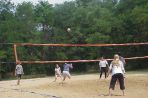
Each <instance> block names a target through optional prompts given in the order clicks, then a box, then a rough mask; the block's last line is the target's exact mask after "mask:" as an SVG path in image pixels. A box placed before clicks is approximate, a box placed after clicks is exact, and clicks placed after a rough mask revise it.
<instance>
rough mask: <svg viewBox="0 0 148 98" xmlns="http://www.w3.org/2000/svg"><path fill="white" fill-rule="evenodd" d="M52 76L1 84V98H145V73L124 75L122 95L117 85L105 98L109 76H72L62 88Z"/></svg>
mask: <svg viewBox="0 0 148 98" xmlns="http://www.w3.org/2000/svg"><path fill="white" fill-rule="evenodd" d="M53 80H54V77H47V78H36V79H22V80H21V85H19V86H17V85H16V80H11V81H0V98H106V97H107V98H108V97H109V98H110V97H111V98H148V73H138V74H135V73H129V74H127V75H126V80H125V85H126V90H125V93H126V95H125V96H121V91H120V90H119V85H116V89H115V91H114V96H106V95H107V93H108V86H109V82H110V77H108V78H107V79H101V80H99V76H98V74H88V75H73V76H72V78H71V79H70V80H69V79H67V80H66V82H65V83H64V84H63V85H61V84H59V82H60V79H58V81H57V82H53Z"/></svg>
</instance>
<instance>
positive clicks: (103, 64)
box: [99, 57, 108, 79]
mask: <svg viewBox="0 0 148 98" xmlns="http://www.w3.org/2000/svg"><path fill="white" fill-rule="evenodd" d="M99 67H100V79H101V77H102V73H104V74H105V78H107V71H108V62H107V61H106V60H105V59H104V57H101V60H100V62H99Z"/></svg>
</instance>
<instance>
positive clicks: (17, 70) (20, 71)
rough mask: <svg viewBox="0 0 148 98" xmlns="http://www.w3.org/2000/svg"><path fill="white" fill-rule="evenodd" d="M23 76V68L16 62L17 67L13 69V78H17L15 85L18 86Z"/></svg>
mask: <svg viewBox="0 0 148 98" xmlns="http://www.w3.org/2000/svg"><path fill="white" fill-rule="evenodd" d="M23 74H24V71H23V67H22V65H21V62H20V61H17V65H16V68H15V76H16V77H17V85H20V80H21V77H22V75H23Z"/></svg>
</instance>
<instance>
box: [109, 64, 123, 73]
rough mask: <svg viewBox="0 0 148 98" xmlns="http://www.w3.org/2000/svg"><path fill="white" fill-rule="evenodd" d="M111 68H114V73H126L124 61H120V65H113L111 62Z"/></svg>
mask: <svg viewBox="0 0 148 98" xmlns="http://www.w3.org/2000/svg"><path fill="white" fill-rule="evenodd" d="M109 69H110V70H112V75H114V74H116V73H122V74H124V73H125V70H124V66H123V63H122V61H119V65H118V66H116V65H113V64H112V63H111V64H110V67H109Z"/></svg>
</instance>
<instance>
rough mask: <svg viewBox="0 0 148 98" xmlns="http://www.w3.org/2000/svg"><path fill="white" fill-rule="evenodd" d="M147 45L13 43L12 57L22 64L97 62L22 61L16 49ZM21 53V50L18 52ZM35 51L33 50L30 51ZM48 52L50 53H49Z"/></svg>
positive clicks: (141, 57)
mask: <svg viewBox="0 0 148 98" xmlns="http://www.w3.org/2000/svg"><path fill="white" fill-rule="evenodd" d="M143 45H148V42H144V43H123V44H34V43H14V44H13V48H14V55H15V61H16V62H17V61H21V62H22V63H65V62H98V61H99V59H94V60H90V59H75V60H22V59H21V58H19V55H18V47H27V48H28V49H29V48H30V49H31V47H35V48H40V49H41V47H45V46H46V47H57V48H59V47H111V46H112V47H115V46H121V47H122V46H143ZM19 51H21V49H20V50H19ZM32 51H35V50H32ZM49 52H50V51H49ZM147 58H148V56H147V55H144V56H133V57H126V58H125V59H127V60H132V59H147ZM106 60H112V59H108V58H107V59H106Z"/></svg>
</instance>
